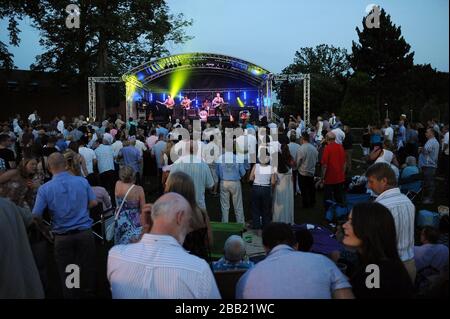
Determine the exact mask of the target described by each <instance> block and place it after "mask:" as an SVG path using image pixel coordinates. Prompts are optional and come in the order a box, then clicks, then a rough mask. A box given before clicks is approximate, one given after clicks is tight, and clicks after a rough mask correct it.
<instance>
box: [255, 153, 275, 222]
mask: <svg viewBox="0 0 450 319" xmlns="http://www.w3.org/2000/svg"><path fill="white" fill-rule="evenodd" d="M261 150H263V151H264V152H265V154H266V156H265V157H266V158H265V159H264V160H263V159H261V158H259V159H260V161H261V160H262V163H259V164H255V165H254V166H253V169H252V171H251V173H250V177H249V180H250V181H253V187H252V195H251V201H252V202H251V207H252V220H253V227H252V228H253V229H258V230H259V229H262V228H264V226H265V225H267V224H268V223H270V222H271V221H272V186H273V185H275V183H276V173H275V172H274V169H273V166H272V165H268V163H269V161H270V160H269V159H270V155H269V151H268V149H267V148H260V152H261ZM260 154H261V153H260Z"/></svg>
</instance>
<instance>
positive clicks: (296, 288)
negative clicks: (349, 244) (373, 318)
mask: <svg viewBox="0 0 450 319" xmlns="http://www.w3.org/2000/svg"><path fill="white" fill-rule="evenodd" d="M262 237H263V238H262V240H263V245H264V248H265V250H266V251H267V257H266V258H265V259H264V260H262V261H260V262H259V263H257V264H256V265H255V267H253V268H251V269H250V270H248V271H247V272H246V273H245V274H244V275H243V276H242V277H241V279H240V280H239V282H238V283H237V286H236V299H330V298H335V299H350V298H353V293H352V290H351V285H350V283H349V282H348V279H347V278H346V277H345V275H344V274H342V272H341V271H340V270H339V268H338V267H337V266H336V264H335V263H334V262H332V261H331V260H330V259H328V258H327V257H325V256H323V255H319V254H313V253H306V252H300V251H296V249H294V247H296V245H297V243H296V240H295V236H294V233H293V232H292V229H291V227H290V226H289V225H287V224H284V223H270V224H268V225H267V226H266V228H264V231H263V234H262Z"/></svg>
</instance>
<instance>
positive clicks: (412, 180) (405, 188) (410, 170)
mask: <svg viewBox="0 0 450 319" xmlns="http://www.w3.org/2000/svg"><path fill="white" fill-rule="evenodd" d="M419 174H420V171H419V167H417V161H416V158H415V157H414V156H408V157H407V158H406V167H405V168H403V169H402V170H401V172H400V176H399V185H400V190H401V191H402V193H403V194H407V193H408V192H411V191H412V192H414V193H418V192H419V191H420V188H421V184H422V183H421V181H420V179H421V176H420V175H419Z"/></svg>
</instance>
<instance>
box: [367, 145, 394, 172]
mask: <svg viewBox="0 0 450 319" xmlns="http://www.w3.org/2000/svg"><path fill="white" fill-rule="evenodd" d="M391 149H392V142H391V141H390V140H385V141H384V143H383V148H378V147H375V148H374V150H373V151H372V153H370V155H369V156H370V159H371V160H372V161H375V163H387V164H389V165H390V166H391V168H392V170H393V171H394V172H395V176H397V180H398V176H399V174H400V171H399V169H398V167H399V163H398V160H397V157H396V156H395V154H394V153H393V152H392V151H391Z"/></svg>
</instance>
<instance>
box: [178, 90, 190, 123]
mask: <svg viewBox="0 0 450 319" xmlns="http://www.w3.org/2000/svg"><path fill="white" fill-rule="evenodd" d="M191 104H192V101H191V100H190V99H189V98H188V97H187V96H186V95H185V96H184V98H183V100H182V101H181V107H182V108H183V120H184V119H186V116H187V111H188V110H189V109H190V108H191Z"/></svg>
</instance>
